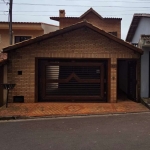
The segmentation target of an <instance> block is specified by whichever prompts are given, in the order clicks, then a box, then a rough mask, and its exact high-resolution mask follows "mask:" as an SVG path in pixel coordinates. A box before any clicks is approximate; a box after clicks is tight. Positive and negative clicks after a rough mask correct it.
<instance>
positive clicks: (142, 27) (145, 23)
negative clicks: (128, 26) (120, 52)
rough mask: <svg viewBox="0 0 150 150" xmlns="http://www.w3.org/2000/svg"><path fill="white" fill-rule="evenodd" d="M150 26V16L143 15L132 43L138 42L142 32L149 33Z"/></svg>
mask: <svg viewBox="0 0 150 150" xmlns="http://www.w3.org/2000/svg"><path fill="white" fill-rule="evenodd" d="M149 27H150V18H146V17H142V18H141V20H140V22H139V25H138V27H137V29H136V32H135V34H134V36H133V39H132V41H131V43H138V42H139V40H140V37H141V35H142V34H145V35H149V34H150V30H149Z"/></svg>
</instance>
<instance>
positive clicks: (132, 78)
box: [128, 60, 137, 101]
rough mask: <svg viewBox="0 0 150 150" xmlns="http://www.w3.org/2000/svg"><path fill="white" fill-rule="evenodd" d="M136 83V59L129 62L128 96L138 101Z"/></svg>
mask: <svg viewBox="0 0 150 150" xmlns="http://www.w3.org/2000/svg"><path fill="white" fill-rule="evenodd" d="M136 84H137V77H136V61H134V60H131V61H129V62H128V98H129V99H132V100H133V101H137V96H136Z"/></svg>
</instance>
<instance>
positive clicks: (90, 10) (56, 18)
mask: <svg viewBox="0 0 150 150" xmlns="http://www.w3.org/2000/svg"><path fill="white" fill-rule="evenodd" d="M90 12H93V13H94V14H95V15H97V16H98V17H99V18H101V19H117V20H122V18H114V17H111V18H109V17H105V18H103V17H102V16H101V15H100V14H98V13H97V12H96V11H95V10H94V9H93V8H90V9H89V10H87V11H86V12H85V13H83V14H82V15H81V16H80V17H50V19H52V20H56V21H59V20H60V19H82V18H83V17H84V16H86V15H87V14H88V13H90Z"/></svg>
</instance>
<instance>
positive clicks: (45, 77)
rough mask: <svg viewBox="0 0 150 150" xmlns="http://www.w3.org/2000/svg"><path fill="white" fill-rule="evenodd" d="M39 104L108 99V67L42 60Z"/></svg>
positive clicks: (40, 65) (95, 63) (92, 63)
mask: <svg viewBox="0 0 150 150" xmlns="http://www.w3.org/2000/svg"><path fill="white" fill-rule="evenodd" d="M38 74H39V75H38V77H39V83H38V85H39V92H38V93H39V101H42V102H43V101H56V100H57V101H65V100H69V101H72V100H80V101H85V100H90V101H92V100H99V101H100V100H101V101H102V100H104V66H103V63H98V62H85V61H84V62H80V61H77V60H65V61H64V60H63V59H62V60H57V59H55V60H40V61H39V71H38Z"/></svg>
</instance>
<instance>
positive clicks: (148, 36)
mask: <svg viewBox="0 0 150 150" xmlns="http://www.w3.org/2000/svg"><path fill="white" fill-rule="evenodd" d="M141 38H142V39H144V40H150V35H144V34H143V35H141Z"/></svg>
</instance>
